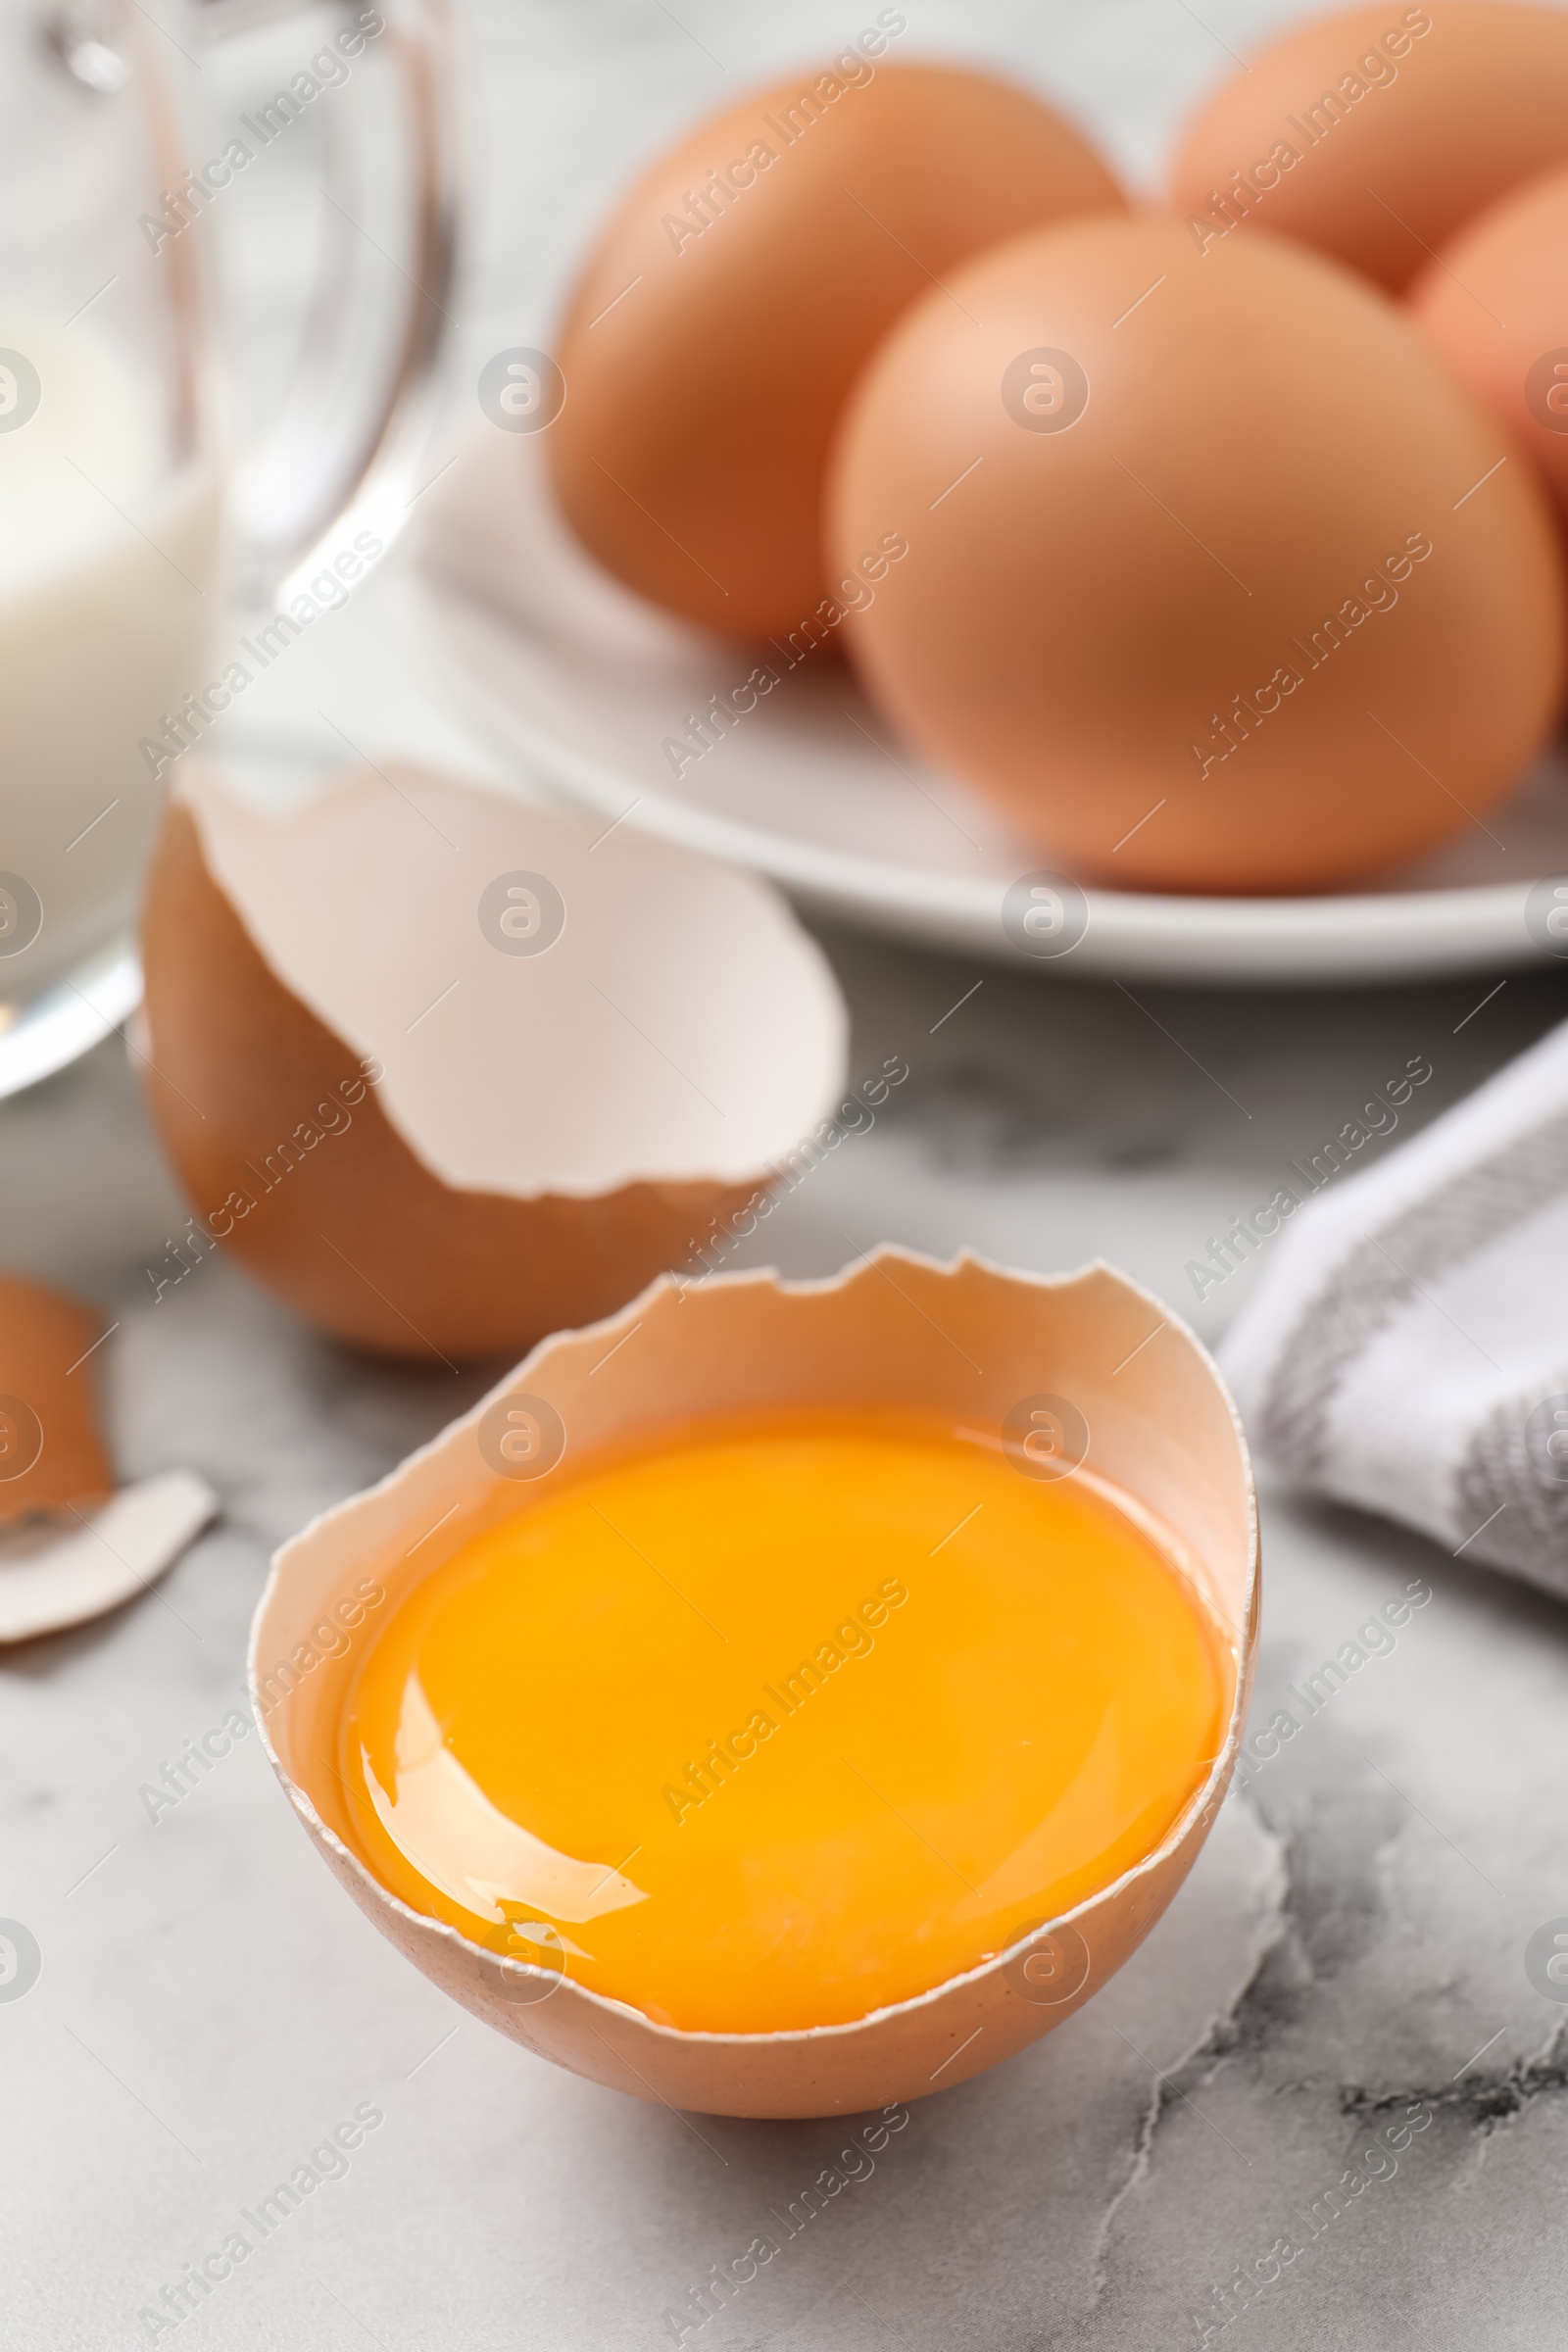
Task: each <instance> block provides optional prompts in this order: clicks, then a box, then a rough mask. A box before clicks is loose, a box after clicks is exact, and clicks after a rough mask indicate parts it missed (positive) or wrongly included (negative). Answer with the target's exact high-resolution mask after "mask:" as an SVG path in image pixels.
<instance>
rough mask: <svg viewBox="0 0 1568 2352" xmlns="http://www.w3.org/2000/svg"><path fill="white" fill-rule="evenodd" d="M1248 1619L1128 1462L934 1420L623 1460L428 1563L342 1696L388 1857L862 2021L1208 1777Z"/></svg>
mask: <svg viewBox="0 0 1568 2352" xmlns="http://www.w3.org/2000/svg"><path fill="white" fill-rule="evenodd" d="M1233 1673H1234V1668H1233V1664H1232V1659H1231V1654H1230V1650H1229V1647H1228V1644H1227V1642H1225V1639H1224V1637H1223V1636H1222V1634H1221V1632H1220V1631H1219V1629H1218V1628H1217V1626H1216V1624H1215V1623H1214V1621H1213V1620H1212V1618H1211V1617H1210V1616H1209V1614H1208V1612H1207V1610H1206V1609H1205V1607H1204V1605H1203V1604H1202V1602H1201V1600H1200V1599H1199V1597H1198V1595H1197V1593H1195V1591H1194V1589H1193V1587H1192V1586H1191V1585H1190V1584H1189V1583H1188V1581H1187V1580H1186V1578H1185V1577H1184V1576H1183V1575H1182V1573H1181V1572H1180V1571H1179V1569H1178V1568H1177V1567H1176V1566H1175V1565H1174V1564H1173V1563H1172V1561H1171V1560H1170V1558H1169V1557H1168V1556H1167V1555H1166V1554H1165V1552H1164V1551H1162V1550H1161V1549H1160V1548H1159V1546H1158V1545H1157V1544H1156V1543H1155V1542H1154V1541H1153V1540H1152V1537H1151V1536H1150V1535H1149V1534H1147V1533H1146V1532H1145V1531H1144V1529H1143V1527H1142V1526H1141V1525H1140V1524H1139V1523H1138V1522H1137V1521H1136V1520H1135V1519H1134V1518H1133V1517H1132V1516H1130V1515H1129V1513H1128V1512H1127V1511H1124V1510H1123V1509H1121V1508H1119V1507H1118V1505H1117V1503H1116V1501H1115V1499H1114V1498H1113V1496H1112V1495H1111V1494H1110V1492H1109V1491H1108V1490H1106V1489H1104V1488H1103V1487H1101V1486H1099V1485H1098V1484H1096V1483H1093V1482H1091V1481H1090V1480H1088V1479H1087V1478H1085V1477H1084V1476H1082V1475H1079V1476H1074V1477H1068V1478H1063V1479H1057V1480H1054V1481H1047V1480H1037V1479H1033V1478H1030V1477H1027V1476H1024V1475H1021V1474H1020V1473H1019V1472H1018V1471H1017V1470H1016V1469H1014V1468H1013V1467H1012V1464H1011V1463H1010V1461H1009V1460H1008V1459H1007V1458H1006V1456H1005V1455H1004V1454H1003V1453H1002V1452H1001V1451H1000V1450H997V1449H994V1448H991V1447H987V1446H984V1445H982V1444H976V1443H970V1442H967V1441H966V1440H965V1439H964V1438H963V1437H961V1436H960V1435H958V1434H957V1433H956V1432H954V1431H952V1430H950V1429H947V1428H945V1427H943V1426H939V1425H937V1424H935V1423H932V1424H931V1425H929V1426H926V1425H923V1424H921V1423H919V1422H917V1421H916V1422H911V1421H910V1419H909V1417H908V1416H907V1415H906V1416H900V1417H899V1419H898V1420H897V1422H895V1421H894V1420H893V1419H891V1418H883V1417H876V1416H870V1415H866V1416H863V1417H861V1416H853V1415H846V1414H837V1415H834V1416H831V1417H825V1416H824V1417H820V1418H816V1419H812V1420H801V1419H789V1420H784V1419H765V1420H757V1419H753V1420H749V1421H739V1420H737V1421H735V1422H733V1423H729V1424H710V1425H707V1427H706V1428H705V1429H704V1430H702V1431H701V1432H699V1433H687V1434H686V1435H685V1436H683V1437H682V1438H681V1439H679V1440H676V1441H673V1442H668V1443H666V1444H664V1445H662V1446H660V1447H659V1448H658V1449H657V1450H648V1451H645V1452H639V1453H636V1454H625V1455H608V1456H601V1457H599V1458H598V1459H596V1460H595V1461H592V1462H590V1463H588V1464H587V1465H586V1466H585V1467H584V1468H583V1469H582V1470H580V1471H578V1472H577V1474H576V1476H575V1478H574V1479H571V1480H569V1481H568V1482H567V1483H565V1484H564V1485H563V1484H561V1483H559V1482H558V1481H555V1480H553V1481H552V1488H551V1493H550V1495H549V1496H548V1498H546V1497H544V1496H541V1497H540V1498H539V1499H538V1500H537V1501H535V1502H534V1503H533V1504H532V1505H525V1506H524V1507H522V1508H521V1509H519V1510H518V1511H517V1513H516V1515H515V1517H513V1518H511V1519H509V1520H507V1521H506V1522H504V1523H503V1524H502V1525H500V1526H498V1527H496V1528H494V1529H492V1530H491V1531H490V1532H489V1533H487V1534H484V1535H482V1536H479V1537H477V1538H475V1539H474V1540H473V1541H471V1542H470V1543H468V1544H466V1546H465V1547H464V1548H463V1549H461V1550H460V1551H459V1552H458V1553H457V1554H456V1555H455V1556H454V1557H453V1558H451V1559H450V1560H448V1561H447V1562H446V1563H445V1564H444V1565H443V1566H441V1567H440V1568H438V1569H437V1570H436V1571H435V1572H434V1573H433V1574H431V1575H430V1576H429V1577H428V1578H427V1579H426V1580H425V1582H424V1583H423V1584H421V1585H420V1586H418V1587H417V1588H416V1589H415V1590H414V1591H413V1592H412V1593H410V1594H409V1595H408V1596H407V1597H406V1598H405V1599H404V1601H403V1602H402V1603H401V1605H400V1606H399V1607H398V1608H397V1609H396V1610H395V1611H394V1612H393V1614H392V1616H391V1617H390V1618H389V1619H388V1621H387V1622H386V1623H385V1625H384V1626H383V1627H382V1628H381V1630H380V1633H379V1635H378V1637H377V1639H376V1640H375V1642H374V1643H373V1646H372V1647H371V1648H370V1649H369V1650H368V1652H367V1655H366V1657H365V1660H364V1662H363V1664H362V1665H361V1667H360V1669H359V1671H358V1674H357V1676H356V1678H355V1681H354V1683H353V1685H352V1687H351V1690H350V1694H349V1698H348V1703H347V1706H346V1709H345V1713H344V1717H343V1721H342V1726H341V1742H340V1746H341V1752H340V1759H339V1762H340V1769H341V1772H342V1775H343V1779H344V1782H345V1784H346V1786H347V1788H348V1789H349V1792H350V1806H351V1813H352V1827H353V1830H354V1833H355V1835H356V1837H357V1838H358V1840H359V1843H360V1845H361V1848H362V1851H363V1853H364V1855H365V1858H366V1859H367V1861H368V1863H369V1865H370V1867H371V1868H372V1870H373V1871H374V1872H375V1874H376V1875H377V1876H378V1877H379V1878H380V1879H381V1880H382V1882H383V1883H384V1884H385V1885H386V1886H388V1887H391V1888H392V1889H393V1891H394V1892H396V1893H397V1894H399V1895H401V1896H402V1897H403V1898H404V1900H405V1901H407V1902H408V1903H410V1904H411V1905H413V1906H414V1907H415V1908H416V1909H417V1910H419V1911H423V1912H426V1913H429V1914H433V1915H434V1916H435V1917H437V1918H439V1919H443V1920H446V1921H448V1922H449V1923H450V1924H452V1925H453V1926H455V1927H457V1928H459V1929H461V1930H463V1931H464V1933H466V1935H468V1936H471V1937H472V1938H473V1939H474V1940H475V1941H477V1942H480V1943H484V1944H487V1945H489V1946H490V1947H491V1948H492V1949H494V1950H497V1951H502V1952H511V1953H513V1954H515V1956H517V1957H519V1958H522V1959H526V1960H530V1961H535V1962H539V1961H543V1963H544V1964H545V1965H546V1966H556V1967H564V1969H565V1971H566V1973H567V1974H569V1975H570V1976H571V1977H573V1978H575V1979H576V1980H578V1981H579V1982H580V1983H581V1984H583V1985H588V1986H591V1987H592V1988H593V1989H595V1990H597V1991H599V1992H602V1993H607V1994H610V1995H613V1997H615V1998H616V1999H619V2000H622V2001H625V2002H627V2003H628V2004H630V2005H632V2006H633V2007H636V2008H639V2009H641V2010H643V2011H644V2012H645V2013H646V2014H647V2015H648V2016H649V2017H651V2018H653V2019H654V2020H656V2021H657V2022H658V2023H661V2024H666V2025H675V2026H678V2027H683V2028H686V2029H706V2030H709V2031H712V2032H726V2033H767V2032H773V2031H779V2030H782V2029H786V2028H799V2027H807V2026H817V2025H832V2024H840V2023H847V2022H849V2021H851V2020H853V2019H856V2018H858V2017H863V2016H864V2015H865V2014H866V2012H867V2011H869V2010H872V2009H876V2008H879V2007H881V2006H883V2005H884V2004H886V2003H888V2002H892V2001H899V2000H903V1999H906V1998H907V1997H909V1996H910V1995H912V1994H916V1993H919V1992H923V1991H927V1990H929V1989H930V1988H931V1987H932V1986H934V1985H939V1984H941V1983H943V1982H944V1981H945V1980H946V1979H947V1978H949V1977H951V1976H953V1975H955V1974H956V1973H957V1972H959V1971H961V1970H963V1969H966V1968H970V1967H973V1966H975V1965H976V1964H977V1963H978V1962H979V1961H980V1960H982V1959H983V1958H984V1957H986V1956H987V1955H989V1954H991V1953H993V1952H995V1951H997V1950H999V1949H1002V1948H1003V1947H1005V1945H1006V1944H1007V1943H1009V1942H1011V1941H1013V1940H1014V1939H1015V1938H1016V1937H1017V1936H1018V1935H1019V1934H1021V1933H1022V1932H1023V1931H1024V1930H1025V1929H1027V1928H1029V1927H1031V1926H1033V1925H1035V1924H1037V1923H1038V1922H1040V1921H1041V1920H1044V1919H1049V1918H1051V1917H1053V1916H1054V1915H1055V1914H1057V1913H1059V1912H1061V1911H1063V1910H1064V1909H1066V1908H1068V1907H1069V1906H1070V1905H1072V1904H1074V1903H1076V1902H1078V1901H1079V1900H1080V1899H1081V1898H1082V1897H1084V1896H1085V1895H1088V1894H1090V1893H1092V1892H1094V1891H1095V1890H1097V1889H1098V1888H1101V1887H1104V1886H1106V1885H1108V1884H1109V1883H1110V1882H1111V1881H1112V1880H1114V1879H1116V1878H1117V1877H1119V1876H1120V1875H1121V1873H1122V1872H1123V1871H1125V1870H1126V1869H1128V1868H1129V1867H1130V1866H1131V1865H1132V1864H1134V1863H1136V1862H1137V1861H1139V1860H1140V1859H1141V1858H1142V1857H1143V1856H1144V1855H1146V1854H1148V1853H1149V1852H1150V1851H1151V1850H1152V1848H1153V1847H1154V1846H1156V1845H1157V1844H1158V1843H1159V1842H1160V1840H1161V1838H1163V1837H1164V1835H1165V1833H1166V1832H1167V1831H1168V1830H1169V1829H1170V1828H1171V1827H1172V1825H1173V1824H1174V1823H1175V1822H1176V1820H1177V1819H1178V1817H1179V1816H1180V1814H1181V1813H1182V1812H1183V1810H1184V1808H1185V1807H1186V1806H1187V1804H1188V1802H1189V1800H1190V1799H1191V1798H1192V1796H1193V1795H1194V1793H1195V1792H1196V1790H1197V1789H1199V1787H1200V1786H1201V1783H1202V1782H1203V1780H1204V1779H1205V1778H1206V1776H1207V1772H1208V1769H1209V1766H1210V1763H1211V1762H1212V1760H1213V1758H1214V1756H1215V1754H1216V1753H1217V1751H1218V1749H1219V1746H1220V1744H1221V1741H1222V1739H1223V1736H1224V1726H1225V1724H1226V1721H1227V1719H1228V1715H1229V1710H1230V1703H1231V1693H1232V1688H1233Z"/></svg>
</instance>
